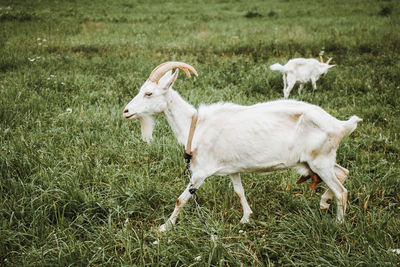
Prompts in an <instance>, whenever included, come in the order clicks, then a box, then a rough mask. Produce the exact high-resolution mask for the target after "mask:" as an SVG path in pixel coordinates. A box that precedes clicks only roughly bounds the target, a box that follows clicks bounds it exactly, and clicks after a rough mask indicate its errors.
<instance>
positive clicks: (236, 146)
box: [123, 62, 361, 231]
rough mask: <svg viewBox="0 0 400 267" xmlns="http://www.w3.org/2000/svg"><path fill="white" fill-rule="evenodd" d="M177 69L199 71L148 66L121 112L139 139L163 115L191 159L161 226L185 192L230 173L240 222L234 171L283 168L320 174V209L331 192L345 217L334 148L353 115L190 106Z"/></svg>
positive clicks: (272, 105)
mask: <svg viewBox="0 0 400 267" xmlns="http://www.w3.org/2000/svg"><path fill="white" fill-rule="evenodd" d="M175 68H179V69H182V70H183V71H185V73H186V74H187V75H188V76H189V77H190V73H189V70H190V71H192V72H193V73H194V74H195V75H196V76H197V72H196V70H195V69H194V68H193V67H192V66H190V65H188V64H186V63H183V62H166V63H163V64H161V65H159V66H158V67H156V68H155V69H154V70H153V72H152V73H151V74H150V77H149V78H148V80H147V81H146V82H145V83H144V84H143V85H142V87H141V88H140V90H139V93H138V94H137V95H136V96H135V97H134V98H133V99H132V100H131V101H130V102H129V104H127V105H126V107H125V108H124V111H123V116H124V117H125V118H126V119H135V118H138V119H139V120H140V122H141V126H142V137H143V139H144V140H146V141H148V142H149V141H150V140H151V139H152V130H153V120H152V115H153V114H155V113H163V114H164V115H165V117H166V119H167V121H168V124H169V125H170V127H171V129H172V131H173V133H174V135H175V137H176V138H177V140H178V142H179V143H180V144H182V145H185V144H186V151H188V153H190V155H191V156H192V159H191V165H190V171H191V173H192V176H191V180H190V182H189V184H188V185H187V187H186V189H185V190H184V191H183V193H182V194H181V195H180V196H179V198H178V201H177V203H176V206H175V209H174V211H173V212H172V215H171V216H170V218H169V219H168V220H167V222H166V223H165V224H163V225H161V226H160V231H166V230H167V229H169V228H170V227H171V226H172V225H173V224H175V222H176V219H177V218H178V214H179V212H180V210H181V209H182V207H183V206H184V205H185V204H186V202H187V201H188V200H189V199H190V197H191V194H192V193H193V192H194V191H195V190H197V189H198V188H199V187H200V186H201V185H202V184H203V182H204V180H205V179H206V178H207V177H209V176H211V175H219V176H224V175H229V176H230V178H231V180H232V183H233V187H234V190H235V192H236V193H237V195H238V196H239V198H240V202H241V205H242V207H243V217H242V219H241V222H242V223H247V222H249V217H250V215H251V214H252V210H251V208H250V206H249V204H248V202H247V200H246V197H245V193H244V189H243V186H242V182H241V179H240V173H241V172H271V171H275V170H283V169H288V168H292V169H295V170H296V171H297V172H298V173H299V174H300V175H302V176H304V177H307V176H315V175H318V176H319V177H320V178H321V179H322V180H323V181H324V182H325V183H326V184H327V186H328V188H329V189H328V190H327V192H326V193H325V194H324V195H323V197H322V199H321V202H320V207H321V209H327V208H328V207H329V202H328V200H330V199H332V197H333V196H335V198H336V201H337V220H338V221H339V222H343V220H344V215H345V210H346V202H347V190H346V188H344V187H343V185H342V182H343V181H344V179H345V178H346V176H347V175H348V171H347V170H346V169H345V168H343V167H341V166H339V165H338V164H336V150H337V149H338V146H339V143H340V141H341V140H342V138H343V137H345V136H347V135H349V134H350V133H351V132H353V131H354V130H355V129H356V127H357V122H359V121H361V119H360V118H359V117H357V116H352V117H350V119H349V120H347V121H341V120H338V119H336V118H334V117H332V116H331V115H329V114H328V113H327V112H325V111H324V110H323V109H322V108H320V107H318V106H315V105H311V104H308V103H305V102H300V101H294V100H278V101H271V102H267V103H259V104H256V105H252V106H241V105H236V104H232V103H216V104H212V105H200V107H199V109H198V110H196V109H195V108H194V107H193V106H192V105H191V104H189V103H187V102H186V101H185V100H183V99H182V97H181V96H180V95H179V93H178V92H176V91H175V90H173V89H172V86H173V84H174V82H175V81H176V79H177V77H178V69H177V70H176V71H175V72H174V73H172V70H173V69H175ZM193 126H195V127H193ZM192 138H193V139H192Z"/></svg>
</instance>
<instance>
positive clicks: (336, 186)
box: [309, 160, 347, 223]
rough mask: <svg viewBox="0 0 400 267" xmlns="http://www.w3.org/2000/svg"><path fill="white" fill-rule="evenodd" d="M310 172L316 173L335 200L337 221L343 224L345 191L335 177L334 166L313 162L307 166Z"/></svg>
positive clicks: (345, 200) (345, 201)
mask: <svg viewBox="0 0 400 267" xmlns="http://www.w3.org/2000/svg"><path fill="white" fill-rule="evenodd" d="M309 166H310V168H311V170H312V171H313V172H315V173H317V174H318V175H319V176H320V177H321V179H322V180H323V181H324V182H325V183H326V185H327V186H328V187H329V189H330V190H332V192H333V194H334V195H335V198H336V203H337V214H336V218H337V220H338V221H339V222H340V223H342V222H344V215H345V211H346V205H347V189H346V188H344V186H343V185H342V183H341V182H340V181H339V179H338V178H337V177H336V175H335V170H334V164H332V163H329V162H326V161H325V160H319V161H318V160H315V161H313V162H312V163H310V164H309Z"/></svg>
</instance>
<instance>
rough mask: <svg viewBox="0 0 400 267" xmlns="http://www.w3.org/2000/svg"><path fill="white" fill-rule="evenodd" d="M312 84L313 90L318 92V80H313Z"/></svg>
mask: <svg viewBox="0 0 400 267" xmlns="http://www.w3.org/2000/svg"><path fill="white" fill-rule="evenodd" d="M311 83H312V87H313V89H314V90H316V89H317V79H315V78H311Z"/></svg>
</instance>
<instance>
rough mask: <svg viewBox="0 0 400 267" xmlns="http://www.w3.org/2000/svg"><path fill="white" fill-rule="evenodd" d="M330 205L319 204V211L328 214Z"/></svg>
mask: <svg viewBox="0 0 400 267" xmlns="http://www.w3.org/2000/svg"><path fill="white" fill-rule="evenodd" d="M329 206H330V204H328V203H319V209H320V210H321V211H322V212H326V211H327V210H328V209H329Z"/></svg>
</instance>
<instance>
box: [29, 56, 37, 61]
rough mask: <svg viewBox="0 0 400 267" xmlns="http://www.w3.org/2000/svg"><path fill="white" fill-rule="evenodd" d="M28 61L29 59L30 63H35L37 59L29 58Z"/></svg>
mask: <svg viewBox="0 0 400 267" xmlns="http://www.w3.org/2000/svg"><path fill="white" fill-rule="evenodd" d="M28 59H29V61H30V62H33V61H35V60H36V58H29V57H28Z"/></svg>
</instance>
